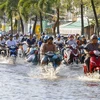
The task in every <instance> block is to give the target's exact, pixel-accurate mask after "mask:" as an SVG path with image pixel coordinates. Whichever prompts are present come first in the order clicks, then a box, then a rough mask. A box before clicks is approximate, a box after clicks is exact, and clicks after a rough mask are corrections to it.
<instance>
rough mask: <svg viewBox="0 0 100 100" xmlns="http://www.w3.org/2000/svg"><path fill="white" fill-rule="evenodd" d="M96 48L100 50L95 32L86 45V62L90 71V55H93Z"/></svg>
mask: <svg viewBox="0 0 100 100" xmlns="http://www.w3.org/2000/svg"><path fill="white" fill-rule="evenodd" d="M94 50H99V51H100V44H99V43H98V38H97V36H96V35H95V34H93V35H92V36H91V40H90V42H89V43H88V44H86V46H85V53H86V58H85V61H84V63H85V64H86V67H87V69H88V72H90V71H89V69H90V66H89V64H90V57H91V56H92V54H93V51H94Z"/></svg>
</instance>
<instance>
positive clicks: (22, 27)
mask: <svg viewBox="0 0 100 100" xmlns="http://www.w3.org/2000/svg"><path fill="white" fill-rule="evenodd" d="M18 14H19V17H20V23H21V29H22V33H23V34H24V24H23V19H22V17H21V15H20V13H19V11H18Z"/></svg>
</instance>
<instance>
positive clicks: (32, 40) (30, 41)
mask: <svg viewBox="0 0 100 100" xmlns="http://www.w3.org/2000/svg"><path fill="white" fill-rule="evenodd" d="M26 42H27V44H28V47H29V48H28V50H27V52H26V54H28V53H29V52H30V48H31V46H32V45H35V44H36V39H35V38H33V35H32V34H30V37H29V39H27V41H26Z"/></svg>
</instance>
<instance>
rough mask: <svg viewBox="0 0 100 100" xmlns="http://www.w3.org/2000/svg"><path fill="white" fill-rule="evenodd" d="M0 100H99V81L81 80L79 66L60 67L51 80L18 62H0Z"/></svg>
mask: <svg viewBox="0 0 100 100" xmlns="http://www.w3.org/2000/svg"><path fill="white" fill-rule="evenodd" d="M0 100H100V80H99V79H97V78H89V77H86V76H84V74H83V69H82V66H81V65H80V66H78V67H75V66H65V65H61V66H60V69H59V71H58V73H57V75H56V76H53V75H49V74H43V73H42V71H41V68H40V67H39V66H34V65H32V64H29V63H26V62H25V61H24V60H22V59H21V58H20V59H18V60H17V63H16V65H11V64H8V61H6V60H4V59H3V60H2V59H0Z"/></svg>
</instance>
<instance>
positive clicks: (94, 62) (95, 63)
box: [83, 51, 100, 75]
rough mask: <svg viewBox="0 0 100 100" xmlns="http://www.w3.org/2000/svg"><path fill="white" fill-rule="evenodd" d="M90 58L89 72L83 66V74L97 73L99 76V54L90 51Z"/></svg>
mask: <svg viewBox="0 0 100 100" xmlns="http://www.w3.org/2000/svg"><path fill="white" fill-rule="evenodd" d="M90 53H91V54H92V56H91V57H90V63H89V71H88V69H87V66H86V65H85V64H84V66H83V68H84V73H85V74H87V73H94V72H96V73H98V74H99V75H100V52H99V51H92V52H90Z"/></svg>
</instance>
